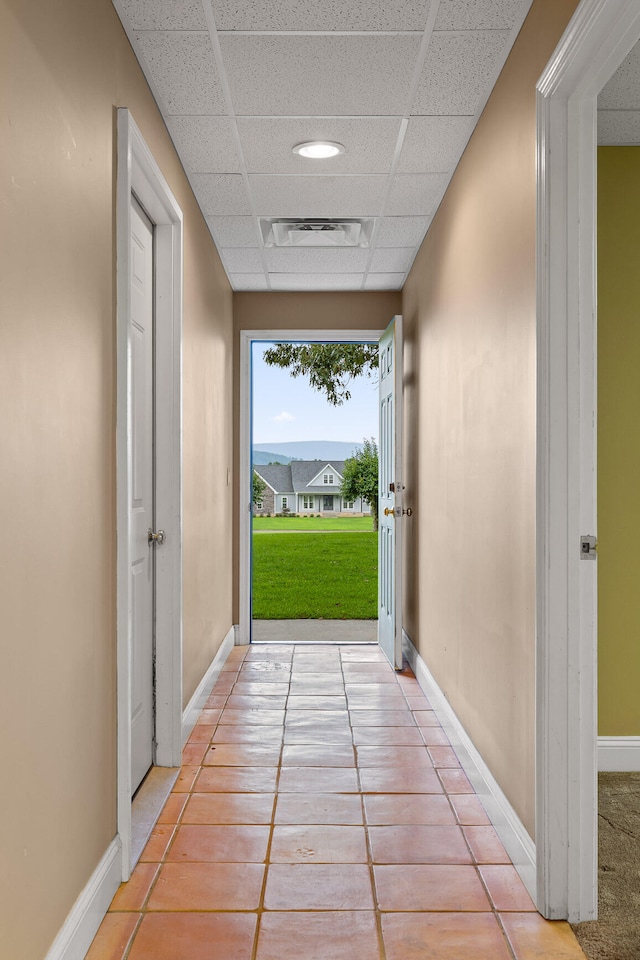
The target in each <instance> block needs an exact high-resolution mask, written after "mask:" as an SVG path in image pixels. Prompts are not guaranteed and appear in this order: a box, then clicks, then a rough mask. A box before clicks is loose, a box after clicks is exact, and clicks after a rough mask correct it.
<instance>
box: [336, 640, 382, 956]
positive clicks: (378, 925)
mask: <svg viewBox="0 0 640 960" xmlns="http://www.w3.org/2000/svg"><path fill="white" fill-rule="evenodd" d="M340 665H341V668H342V675H343V679H344V661H343V660H342V653H341V654H340ZM345 695H346V688H345ZM347 715H348V717H349V728H350V730H351V742H352V744H353V752H354V758H355V763H356V775H357V778H358V787H359V788H360V805H361V808H362V823H363V825H364V834H365V842H366V845H367V859H368V864H367V866H368V867H369V880H370V882H371V893H372V897H373V914H374V917H375V922H376V934H377V937H378V953H379V955H380V960H386V956H387V951H386V947H385V944H384V937H383V933H382V911H381V910H380V904H379V901H378V889H377V887H376V875H375V871H374V869H373V850H372V847H371V835H370V833H369V822H368V819H367V813H366V806H365V802H364V800H365V796H364V790H363V789H362V780H361V779H360V764H359V762H358V750H357V747H356V744H355V742H354V739H353V724H352V723H351V710H349V709H348V702H347Z"/></svg>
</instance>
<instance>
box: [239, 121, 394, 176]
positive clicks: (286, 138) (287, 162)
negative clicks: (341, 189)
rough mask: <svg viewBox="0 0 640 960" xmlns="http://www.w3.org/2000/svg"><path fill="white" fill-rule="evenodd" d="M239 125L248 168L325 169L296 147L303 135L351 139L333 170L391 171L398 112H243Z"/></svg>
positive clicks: (342, 140) (276, 170) (270, 170)
mask: <svg viewBox="0 0 640 960" xmlns="http://www.w3.org/2000/svg"><path fill="white" fill-rule="evenodd" d="M238 130H239V132H240V140H241V143H242V151H243V154H244V158H245V162H246V165H247V170H248V171H249V173H300V174H305V175H308V174H326V173H327V162H326V160H325V161H323V160H306V159H305V158H304V157H301V156H299V155H298V154H296V153H293V152H292V150H293V148H294V147H295V146H296V144H298V143H303V142H304V141H305V140H331V141H334V142H336V141H337V142H338V143H342V144H345V145H347V144H348V148H347V151H346V153H344V154H342V156H338V157H335V158H334V159H333V160H332V162H331V172H332V173H360V174H363V173H389V171H390V169H391V163H392V161H393V156H394V151H395V147H396V142H397V139H398V134H399V132H400V117H368V118H367V119H366V120H363V119H360V118H356V119H352V118H350V119H348V120H347V119H345V120H341V119H335V118H320V117H301V118H296V119H264V118H261V117H241V118H239V119H238Z"/></svg>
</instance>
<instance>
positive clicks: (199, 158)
mask: <svg viewBox="0 0 640 960" xmlns="http://www.w3.org/2000/svg"><path fill="white" fill-rule="evenodd" d="M167 124H168V126H169V131H170V133H171V136H172V137H173V142H174V143H175V145H176V147H177V149H178V153H179V154H180V158H181V160H182V162H183V163H184V165H185V167H187V169H188V170H189V172H190V173H239V172H240V161H239V159H238V152H237V150H236V145H235V141H234V139H233V134H232V126H231V124H232V121H231V120H228V119H227V118H226V117H168V118H167Z"/></svg>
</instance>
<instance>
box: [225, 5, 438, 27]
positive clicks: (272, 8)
mask: <svg viewBox="0 0 640 960" xmlns="http://www.w3.org/2000/svg"><path fill="white" fill-rule="evenodd" d="M211 6H212V8H213V15H214V17H215V21H216V27H217V29H218V30H275V31H280V30H420V31H422V30H424V28H425V24H426V20H427V13H428V11H429V6H430V3H429V0H322V2H321V3H320V2H318V0H304V2H302V0H271V2H262V3H247V2H245V3H238V2H237V0H211Z"/></svg>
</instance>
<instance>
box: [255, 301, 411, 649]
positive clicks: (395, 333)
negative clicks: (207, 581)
mask: <svg viewBox="0 0 640 960" xmlns="http://www.w3.org/2000/svg"><path fill="white" fill-rule="evenodd" d="M389 330H391V338H392V341H393V344H394V347H393V348H392V349H394V350H395V349H396V347H397V349H399V350H401V318H400V317H396V318H394V319H393V320H392V322H391V324H390V325H389V327H388V328H387V332H388V331H389ZM384 333H385V331H383V330H355V331H354V330H340V331H335V330H313V331H309V330H300V329H297V330H290V329H289V330H281V329H280V330H243V331H240V491H241V495H240V496H241V499H240V523H239V528H240V529H239V533H240V537H239V541H240V542H239V595H240V610H239V629H238V642H239V643H241V644H242V643H249V642H250V641H251V639H252V636H251V634H252V597H251V562H252V526H253V502H252V499H253V493H252V473H253V469H252V456H251V437H252V429H251V417H252V405H251V383H252V368H251V362H252V344H253V343H254V341H260V342H263V343H264V342H265V341H267V342H272V343H273V342H275V343H281V342H298V343H300V342H305V343H316V344H317V343H332V342H339V343H351V344H353V343H374V342H379V341H380V338H381V337H382V336H383V334H384ZM398 357H399V358H400V360H399V363H398V365H397V367H394V370H395V371H397V372H396V373H394V377H395V378H396V392H399V402H398V405H397V410H398V411H399V413H400V416H399V417H398V420H399V421H401V410H402V403H401V392H402V390H401V388H402V360H401V353H398ZM395 422H396V421H395V418H394V423H395ZM388 449H389V450H390V451H393V455H394V457H396V456H397V459H398V462H400V460H401V451H402V443H401V438H399V442H398V444H397V446H395V445H394V444H389V445H388ZM320 466H321V468H323V467H324V464H321V465H320ZM325 472H327V473H329V472H330V471H324V470H323V469H321V470H320V473H319V476H318V479H320V483H321V488H322V489H321V492H320V493H318V494H316V493H314V497H322V498H323V499H322V501H320V503H321V504H324V497H325V496H327V497H333V498H334V500H333V505H334V507H335V504H336V497H337V496H338V495H337V494H336V493H329V492H328V491H327V492H325V490H326V488H328V487H330V486H331V485H330V483H329V480H328V479H327V483H326V485H325V483H324V476H325ZM392 472H393V473H394V475H395V476H397V478H398V480H399V476H400V475H399V472H398V471H397V470H394V471H392ZM400 491H401V484H400V483H398V493H397V494H393V493H390V492H389V491H387V503H388V504H389V505H388V506H387V507H386V509H387V517H388V518H389V517H390V516H391V515H394V516H395V513H396V511H397V510H399V511H400V512H399V514H398V520H399V522H398V528H400V526H401V524H400V521H401V519H402V508H401V506H399V504H400V497H401V492H400ZM284 495H285V496H287V494H286V493H285V494H284ZM349 502H351V501H347V503H349ZM296 503H297V501H296ZM286 506H287V508H289V502H288V500H287V504H286ZM280 507H282V501H280ZM348 509H350V508H349V507H347V510H348ZM302 510H303V512H304V499H303V504H302ZM321 510H322V506H320V504H319V501H318V500H317V499H314V510H313V512H315V513H317V512H321ZM307 511H308V512H311V508H310V505H309V501H308V503H307ZM334 512H335V511H334ZM281 519H282V518H281ZM301 522H303V521H301ZM304 522H306V521H304ZM399 542H400V535H399V534H398V543H399ZM397 555H398V575H399V569H400V558H401V551H400V550H398V551H397ZM394 557H395V554H394ZM378 570H380V564H378ZM393 580H394V584H395V578H393ZM396 594H397V596H398V598H400V597H401V593H400V591H397V590H395V587H394V589H393V592H392V593H390V594H389V596H390V597H393V598H394V602H393V615H392V619H393V621H394V624H397V623H399V622H400V621H401V601H400V599H399V600H398V603H397V604H396V603H395V596H396ZM376 639H377V638H376ZM393 644H394V649H393V653H392V656H390V657H389V659H390V660H391V661H392V662H393V665H394V666H396V667H397V666H400V665H401V663H402V636H401V630H400V629H395V628H394V630H393Z"/></svg>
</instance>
